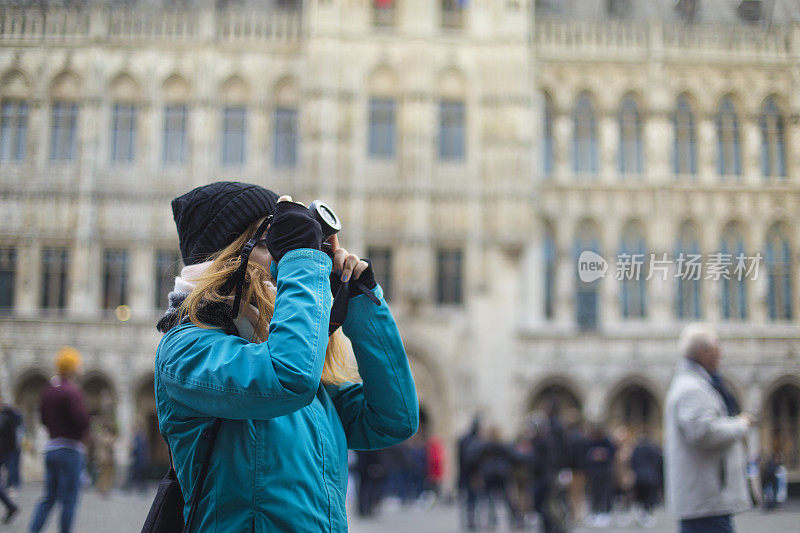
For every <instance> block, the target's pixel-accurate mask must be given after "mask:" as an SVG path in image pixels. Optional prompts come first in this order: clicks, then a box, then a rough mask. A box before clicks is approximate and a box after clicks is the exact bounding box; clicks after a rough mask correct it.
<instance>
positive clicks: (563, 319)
mask: <svg viewBox="0 0 800 533" xmlns="http://www.w3.org/2000/svg"><path fill="white" fill-rule="evenodd" d="M575 230H576V227H575V221H574V220H572V219H565V220H564V221H563V222H560V223H559V226H558V227H557V228H556V243H557V244H556V294H555V315H556V321H557V322H558V323H559V324H560V325H563V326H564V327H565V328H571V327H574V325H575V320H576V308H575V305H576V304H575V289H576V286H577V268H578V267H577V264H576V260H577V258H576V257H575V242H574V239H575Z"/></svg>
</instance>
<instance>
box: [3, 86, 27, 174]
mask: <svg viewBox="0 0 800 533" xmlns="http://www.w3.org/2000/svg"><path fill="white" fill-rule="evenodd" d="M0 108H1V111H2V116H0V160H2V161H22V160H23V159H25V152H26V148H27V142H28V102H26V101H25V100H17V99H11V98H3V101H2V103H0Z"/></svg>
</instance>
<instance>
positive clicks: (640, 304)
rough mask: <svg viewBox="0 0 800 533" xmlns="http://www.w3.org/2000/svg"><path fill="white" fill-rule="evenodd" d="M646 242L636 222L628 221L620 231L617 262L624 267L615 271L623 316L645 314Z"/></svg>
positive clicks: (634, 316) (629, 316)
mask: <svg viewBox="0 0 800 533" xmlns="http://www.w3.org/2000/svg"><path fill="white" fill-rule="evenodd" d="M645 250H646V244H645V240H644V232H643V231H642V228H641V226H640V225H639V224H638V223H637V222H629V223H628V224H626V225H625V229H624V230H623V231H622V240H621V242H620V247H619V257H618V264H620V262H622V265H623V266H624V268H623V269H622V270H621V271H618V272H617V279H618V280H619V282H620V309H621V310H622V317H623V318H626V319H628V318H644V317H645V316H647V292H646V287H645V282H646V278H647V272H646V271H645V269H646V267H645V264H646V260H647V257H646V251H645Z"/></svg>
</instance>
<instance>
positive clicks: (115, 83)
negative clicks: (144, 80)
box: [109, 72, 141, 102]
mask: <svg viewBox="0 0 800 533" xmlns="http://www.w3.org/2000/svg"><path fill="white" fill-rule="evenodd" d="M109 92H110V94H111V97H112V99H114V100H116V101H125V102H134V101H136V100H138V99H139V98H140V95H141V90H140V87H139V84H138V83H137V82H136V80H134V79H133V77H132V76H131V75H130V74H128V73H126V72H123V73H120V74H118V75H117V76H116V77H114V79H112V80H111V83H109Z"/></svg>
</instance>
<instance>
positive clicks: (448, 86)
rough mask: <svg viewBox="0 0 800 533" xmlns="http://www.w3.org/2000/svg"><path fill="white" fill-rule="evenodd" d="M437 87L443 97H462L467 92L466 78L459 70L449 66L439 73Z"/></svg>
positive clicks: (455, 98) (456, 98)
mask: <svg viewBox="0 0 800 533" xmlns="http://www.w3.org/2000/svg"><path fill="white" fill-rule="evenodd" d="M437 87H438V88H439V94H440V95H441V96H442V97H443V98H451V99H454V100H458V99H463V98H464V97H465V96H466V94H467V79H466V76H465V75H464V73H463V72H462V71H461V70H459V69H458V68H456V67H450V68H447V69H444V70H443V71H442V72H440V73H439V76H438V82H437Z"/></svg>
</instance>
